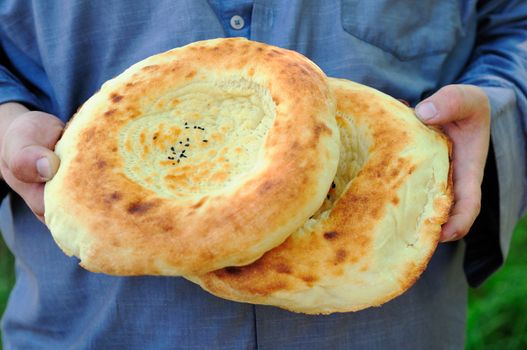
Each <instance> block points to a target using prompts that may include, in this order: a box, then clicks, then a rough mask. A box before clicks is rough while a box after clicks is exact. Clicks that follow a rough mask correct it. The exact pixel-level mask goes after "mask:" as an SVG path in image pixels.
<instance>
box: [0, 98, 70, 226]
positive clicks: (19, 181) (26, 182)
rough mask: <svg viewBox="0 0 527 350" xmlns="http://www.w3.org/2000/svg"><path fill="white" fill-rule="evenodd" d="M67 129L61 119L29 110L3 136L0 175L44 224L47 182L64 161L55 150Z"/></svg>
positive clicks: (0, 152)
mask: <svg viewBox="0 0 527 350" xmlns="http://www.w3.org/2000/svg"><path fill="white" fill-rule="evenodd" d="M24 109H25V108H24ZM17 111H21V110H20V109H17ZM63 129H64V123H62V121H61V120H60V119H58V118H57V117H55V116H53V115H51V114H48V113H44V112H30V111H29V110H27V109H25V110H22V113H20V114H18V115H17V116H16V117H15V118H13V117H12V116H11V120H10V122H9V123H8V124H7V128H6V129H5V132H4V133H3V137H1V136H0V139H1V144H0V173H1V175H2V177H3V179H4V180H5V181H6V182H7V184H8V185H9V186H10V187H11V188H12V189H13V190H14V191H15V192H16V193H18V194H19V195H20V196H21V197H22V198H23V199H24V200H25V202H26V203H27V205H28V206H29V208H30V209H31V210H32V211H33V213H34V214H35V215H36V216H37V217H38V218H39V220H41V221H42V222H44V183H45V182H46V181H48V180H50V179H51V178H52V177H53V176H54V175H55V173H56V172H57V169H58V167H59V163H60V160H59V158H58V157H57V155H56V154H55V153H54V152H53V149H54V148H55V144H56V143H57V141H58V139H59V138H60V136H61V135H62V131H63Z"/></svg>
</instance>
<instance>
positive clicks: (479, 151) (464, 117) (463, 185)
mask: <svg viewBox="0 0 527 350" xmlns="http://www.w3.org/2000/svg"><path fill="white" fill-rule="evenodd" d="M415 112H416V114H417V116H418V117H419V118H420V119H421V120H422V121H423V122H425V123H426V124H429V125H436V126H439V127H441V128H442V130H443V131H444V132H445V134H447V135H448V136H449V137H450V139H451V140H452V144H453V150H452V157H453V162H452V164H453V165H452V166H453V182H454V206H453V208H452V209H451V211H450V218H449V219H448V221H447V222H446V223H445V224H444V225H443V228H442V231H441V241H442V242H447V241H453V240H457V239H460V238H462V237H464V236H465V235H466V234H467V233H468V231H469V229H470V227H471V226H472V224H473V223H474V220H476V217H477V216H478V214H479V211H480V208H481V182H482V181H483V171H484V168H485V161H486V159H487V153H488V150H489V141H490V105H489V101H488V98H487V96H486V95H485V93H484V92H483V90H482V89H481V88H479V87H476V86H473V85H449V86H445V87H443V88H442V89H440V90H439V91H437V92H436V93H435V94H434V95H432V96H430V97H429V98H427V99H426V100H424V101H422V102H421V103H419V104H418V105H417V106H416V108H415Z"/></svg>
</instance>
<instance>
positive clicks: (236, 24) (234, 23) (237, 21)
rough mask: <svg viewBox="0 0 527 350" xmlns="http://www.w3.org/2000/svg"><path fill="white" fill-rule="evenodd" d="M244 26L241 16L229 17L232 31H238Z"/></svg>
mask: <svg viewBox="0 0 527 350" xmlns="http://www.w3.org/2000/svg"><path fill="white" fill-rule="evenodd" d="M244 25H245V21H244V20H243V18H242V17H241V16H238V15H234V16H232V17H231V27H232V29H236V30H240V29H242V28H243V26H244Z"/></svg>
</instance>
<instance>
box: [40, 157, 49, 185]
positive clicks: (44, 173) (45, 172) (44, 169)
mask: <svg viewBox="0 0 527 350" xmlns="http://www.w3.org/2000/svg"><path fill="white" fill-rule="evenodd" d="M37 171H38V174H39V175H40V176H41V177H42V178H43V179H44V180H49V179H51V166H50V164H49V160H48V159H47V158H46V157H42V158H40V159H38V160H37Z"/></svg>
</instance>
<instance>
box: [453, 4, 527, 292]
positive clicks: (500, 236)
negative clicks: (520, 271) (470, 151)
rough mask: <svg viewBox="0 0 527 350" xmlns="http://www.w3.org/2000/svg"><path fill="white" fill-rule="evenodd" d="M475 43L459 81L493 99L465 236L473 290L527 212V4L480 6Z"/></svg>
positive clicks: (499, 259)
mask: <svg viewBox="0 0 527 350" xmlns="http://www.w3.org/2000/svg"><path fill="white" fill-rule="evenodd" d="M476 40H477V42H476V46H475V49H474V52H473V56H472V59H471V61H470V64H469V65H468V66H467V69H466V70H465V71H464V74H463V75H462V76H461V77H460V79H459V81H458V82H459V83H464V84H473V85H477V86H480V87H482V88H483V90H484V91H485V92H486V94H487V96H488V97H489V101H490V105H491V110H492V115H491V141H492V149H491V152H490V153H489V160H488V162H487V167H486V169H485V179H484V182H483V186H482V190H483V198H482V209H481V213H480V215H479V217H478V219H477V220H476V223H475V224H474V226H473V229H472V230H471V231H472V232H471V234H469V235H468V236H467V238H466V244H467V250H466V255H465V264H464V267H465V272H466V274H467V279H468V281H469V283H470V284H471V285H472V286H477V285H479V284H481V283H482V282H483V281H484V280H485V279H486V278H487V277H488V276H489V275H490V274H491V273H492V272H493V271H495V270H496V269H497V268H498V267H499V266H500V265H501V264H502V263H503V261H504V258H505V257H506V256H507V252H508V250H509V244H510V240H511V235H512V232H513V230H514V227H515V225H516V224H517V222H518V221H519V219H520V218H521V216H522V215H523V214H524V213H525V208H526V202H527V170H526V169H527V166H526V161H527V152H526V135H527V128H526V125H527V2H526V1H525V0H509V1H503V0H488V1H481V2H479V4H478V34H477V39H476ZM498 198H499V199H498Z"/></svg>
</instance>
